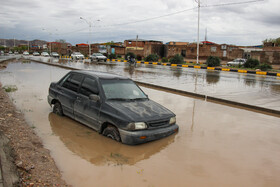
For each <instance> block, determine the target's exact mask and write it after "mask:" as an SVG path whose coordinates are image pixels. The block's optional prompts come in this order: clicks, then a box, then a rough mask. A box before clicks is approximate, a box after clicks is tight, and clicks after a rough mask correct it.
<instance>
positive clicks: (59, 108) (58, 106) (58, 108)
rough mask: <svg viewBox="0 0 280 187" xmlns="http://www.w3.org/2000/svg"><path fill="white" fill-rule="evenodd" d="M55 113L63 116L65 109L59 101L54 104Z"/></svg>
mask: <svg viewBox="0 0 280 187" xmlns="http://www.w3.org/2000/svg"><path fill="white" fill-rule="evenodd" d="M53 113H55V114H57V115H59V116H63V110H62V106H61V104H60V103H59V102H56V103H55V104H54V106H53Z"/></svg>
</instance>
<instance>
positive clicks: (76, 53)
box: [73, 52, 81, 55]
mask: <svg viewBox="0 0 280 187" xmlns="http://www.w3.org/2000/svg"><path fill="white" fill-rule="evenodd" d="M73 54H74V55H81V53H79V52H75V53H73Z"/></svg>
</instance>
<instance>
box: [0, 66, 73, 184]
mask: <svg viewBox="0 0 280 187" xmlns="http://www.w3.org/2000/svg"><path fill="white" fill-rule="evenodd" d="M6 65H7V62H4V63H1V64H0V70H1V69H3V68H5V67H6ZM6 91H12V90H6ZM6 91H5V89H3V87H2V84H1V83H0V142H1V147H0V151H1V152H2V154H1V166H2V170H3V171H2V175H3V178H4V186H5V185H6V186H11V185H14V186H33V185H34V186H68V185H67V184H66V182H65V181H64V180H63V179H62V178H61V173H60V171H59V170H58V168H57V166H56V164H55V162H54V160H53V158H52V157H51V156H50V152H49V150H47V149H45V148H44V147H43V144H42V141H41V139H40V138H39V137H38V136H37V135H36V134H35V132H34V131H33V129H32V127H31V126H30V125H28V124H27V122H26V121H25V119H24V115H23V114H22V113H21V112H19V111H18V110H17V109H16V108H15V106H14V105H13V103H12V102H11V100H10V98H9V96H8V95H7V93H6ZM9 162H11V164H9Z"/></svg>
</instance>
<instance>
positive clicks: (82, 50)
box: [72, 43, 89, 56]
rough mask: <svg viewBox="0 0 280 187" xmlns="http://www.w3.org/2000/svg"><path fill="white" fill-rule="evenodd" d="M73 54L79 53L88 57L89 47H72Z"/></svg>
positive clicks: (83, 45)
mask: <svg viewBox="0 0 280 187" xmlns="http://www.w3.org/2000/svg"><path fill="white" fill-rule="evenodd" d="M72 50H73V52H80V53H82V54H83V55H85V56H88V53H89V45H88V44H85V43H80V44H76V46H75V47H72Z"/></svg>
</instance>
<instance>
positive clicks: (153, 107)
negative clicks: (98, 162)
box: [48, 71, 179, 144]
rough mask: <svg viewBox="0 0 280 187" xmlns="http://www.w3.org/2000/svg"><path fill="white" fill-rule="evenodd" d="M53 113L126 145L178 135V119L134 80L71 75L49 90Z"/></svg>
mask: <svg viewBox="0 0 280 187" xmlns="http://www.w3.org/2000/svg"><path fill="white" fill-rule="evenodd" d="M48 103H49V104H50V105H51V106H53V112H54V113H56V114H58V115H66V116H68V117H70V118H73V119H75V120H77V121H79V122H81V123H83V124H85V125H87V126H88V127H90V128H93V129H94V130H96V131H97V132H99V133H100V134H103V135H104V136H107V137H109V138H112V139H114V140H116V141H119V142H122V143H124V144H140V143H145V142H148V141H153V140H157V139H160V138H163V137H166V136H169V135H171V134H173V133H175V132H177V131H178V129H179V127H178V125H177V124H176V116H175V114H174V113H173V112H171V111H170V110H168V109H166V108H165V107H163V106H162V105H160V104H158V103H156V102H154V101H152V100H150V99H149V98H148V96H147V95H146V94H145V93H144V92H143V91H142V90H141V88H140V87H138V86H137V85H136V84H135V83H134V82H133V81H132V80H131V79H129V78H126V77H122V76H119V75H114V74H109V73H103V72H94V71H71V72H69V73H68V74H66V75H65V76H64V77H63V78H62V79H61V80H60V81H58V82H53V83H51V85H50V88H49V95H48Z"/></svg>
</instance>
